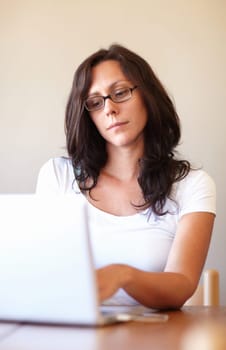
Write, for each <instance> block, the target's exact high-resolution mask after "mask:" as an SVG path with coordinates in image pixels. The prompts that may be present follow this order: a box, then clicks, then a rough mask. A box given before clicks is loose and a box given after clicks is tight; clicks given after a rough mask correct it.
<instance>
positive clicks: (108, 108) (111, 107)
mask: <svg viewBox="0 0 226 350" xmlns="http://www.w3.org/2000/svg"><path fill="white" fill-rule="evenodd" d="M104 112H105V114H106V116H110V115H112V114H118V105H117V103H115V102H114V101H112V99H111V98H110V96H107V97H106V98H105V104H104Z"/></svg>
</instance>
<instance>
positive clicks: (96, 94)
mask: <svg viewBox="0 0 226 350" xmlns="http://www.w3.org/2000/svg"><path fill="white" fill-rule="evenodd" d="M123 83H129V84H131V82H130V81H129V80H117V81H115V82H114V83H112V84H111V85H110V86H109V87H108V90H109V91H111V90H112V89H113V88H114V87H115V86H117V85H118V84H123ZM92 96H102V95H101V94H100V92H98V91H94V92H92V93H91V94H89V95H88V96H87V98H89V97H92Z"/></svg>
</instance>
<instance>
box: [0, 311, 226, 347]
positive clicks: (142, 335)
mask: <svg viewBox="0 0 226 350" xmlns="http://www.w3.org/2000/svg"><path fill="white" fill-rule="evenodd" d="M167 313H168V315H169V320H168V321H167V322H166V323H141V322H129V323H121V324H116V325H113V326H105V327H102V328H84V327H83V328H82V327H53V326H34V325H21V326H18V325H6V324H1V323H0V350H3V349H4V350H116V349H117V350H127V349H128V350H152V349H153V350H181V345H180V344H181V339H182V337H183V335H184V333H185V332H186V330H188V329H189V327H190V326H194V325H195V324H200V323H201V322H204V321H205V320H207V321H208V320H209V321H214V322H219V323H222V324H224V325H225V327H226V307H222V306H220V307H206V306H201V307H199V306H198V307H196V306H187V307H184V308H182V309H181V310H179V311H169V312H167ZM13 327H14V328H13ZM191 350H192V349H191Z"/></svg>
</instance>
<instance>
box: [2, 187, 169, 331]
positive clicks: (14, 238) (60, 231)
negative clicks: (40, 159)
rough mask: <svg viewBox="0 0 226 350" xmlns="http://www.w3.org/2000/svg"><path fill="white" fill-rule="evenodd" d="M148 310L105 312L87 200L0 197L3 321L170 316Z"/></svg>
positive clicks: (104, 320) (92, 322)
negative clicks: (97, 273)
mask: <svg viewBox="0 0 226 350" xmlns="http://www.w3.org/2000/svg"><path fill="white" fill-rule="evenodd" d="M147 311H148V310H147V309H145V308H143V307H139V308H136V309H134V307H131V308H126V309H121V310H120V312H119V310H118V309H117V308H114V310H111V312H110V311H109V310H107V311H106V309H105V313H104V314H103V313H102V311H101V308H100V306H99V303H98V295H97V289H96V281H95V270H94V267H93V261H92V252H91V247H90V242H89V232H88V220H87V206H86V201H85V200H81V197H79V200H78V197H77V196H73V195H57V196H40V195H32V194H29V195H28V194H26V195H19V194H17V195H15V194H1V195H0V320H2V321H10V322H11V321H12V322H34V323H51V324H65V325H93V326H95V325H103V324H108V323H113V322H123V321H130V320H133V319H137V320H148V321H166V320H167V315H163V314H156V313H152V312H151V313H150V312H147ZM147 316H148V317H147Z"/></svg>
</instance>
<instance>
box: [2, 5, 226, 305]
mask: <svg viewBox="0 0 226 350" xmlns="http://www.w3.org/2000/svg"><path fill="white" fill-rule="evenodd" d="M112 42H119V43H121V44H124V45H126V46H128V47H129V48H131V49H133V50H135V51H137V52H138V53H139V54H141V55H143V56H144V57H145V58H146V59H147V60H148V61H149V62H150V63H151V65H152V67H153V68H154V70H155V71H156V73H157V74H158V75H159V77H160V79H161V80H162V81H163V82H164V84H165V86H166V87H167V89H168V91H169V92H170V94H171V95H172V96H173V98H174V100H175V103H176V106H177V109H178V112H179V114H180V116H181V121H182V127H183V136H182V145H181V147H180V150H181V152H183V153H184V154H185V155H186V156H187V157H188V158H189V159H190V160H193V161H194V162H195V163H196V164H199V165H203V166H204V168H205V169H206V170H207V171H208V172H209V173H210V174H211V175H212V176H213V178H214V179H215V181H216V184H217V188H218V215H217V220H216V225H215V231H214V237H213V241H212V246H211V250H210V253H209V257H208V261H207V264H206V266H207V267H209V266H211V267H216V268H218V269H219V270H220V272H221V278H222V283H221V294H222V297H221V299H222V301H221V302H222V303H224V304H226V274H225V263H224V261H225V253H224V250H225V247H226V238H225V237H226V234H225V232H226V215H225V213H224V207H225V205H224V203H225V198H226V185H225V181H226V165H225V151H226V141H225V138H226V135H225V134H226V132H225V130H226V113H225V112H226V86H225V85H226V70H225V62H226V1H225V0H171V1H168V0H140V1H133V0H130V1H129V0H114V1H111V0H109V1H105V0H95V1H93V0H88V1H84V0H83V1H81V0H74V1H72V0H71V1H70V0H64V1H63V0H52V1H50V0H39V1H38V0H36V1H35V0H0V50H1V52H0V160H1V171H0V192H33V191H34V189H35V182H36V176H37V172H38V169H39V168H40V166H41V165H42V163H43V162H44V161H46V160H47V159H48V158H50V157H52V156H56V155H62V154H64V149H63V147H64V144H65V140H64V132H63V119H64V109H65V103H66V100H67V96H68V93H69V89H70V86H71V82H72V75H73V72H74V70H75V68H76V66H77V65H78V64H79V63H80V61H81V60H83V59H84V58H85V57H86V56H87V55H88V54H90V53H91V52H93V51H94V50H96V49H98V48H100V47H102V46H106V45H108V44H110V43H112Z"/></svg>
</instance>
